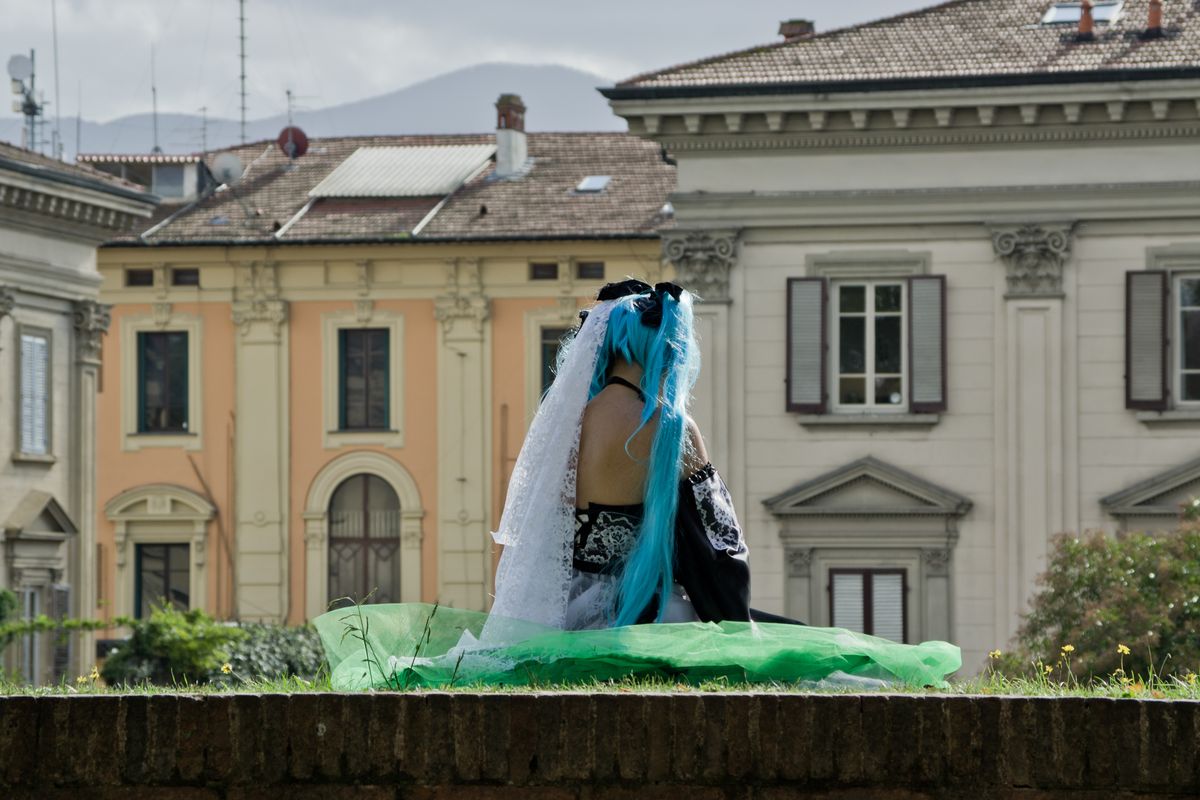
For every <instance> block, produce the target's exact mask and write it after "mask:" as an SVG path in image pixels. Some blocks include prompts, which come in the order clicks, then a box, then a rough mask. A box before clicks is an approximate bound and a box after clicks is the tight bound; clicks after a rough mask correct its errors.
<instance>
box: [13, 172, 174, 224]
mask: <svg viewBox="0 0 1200 800" xmlns="http://www.w3.org/2000/svg"><path fill="white" fill-rule="evenodd" d="M0 208H11V209H14V210H16V211H23V212H26V213H30V214H37V215H38V216H43V217H47V218H51V219H57V220H63V221H65V222H68V223H72V224H76V225H83V226H87V227H91V228H100V229H102V230H104V231H105V232H106V233H109V234H110V233H111V232H117V233H122V232H125V231H129V230H132V229H133V227H134V225H136V224H137V223H141V222H144V221H145V219H146V217H148V216H149V213H146V214H144V215H143V214H131V213H129V212H126V211H118V210H117V209H115V208H108V207H105V206H100V205H96V204H93V203H88V202H84V201H81V200H71V199H67V198H65V197H60V196H58V195H55V194H50V193H49V192H42V191H38V190H36V189H31V188H28V187H25V186H13V185H11V184H5V183H0ZM145 208H146V209H147V211H148V210H149V209H150V208H151V205H150V204H149V203H146V204H145Z"/></svg>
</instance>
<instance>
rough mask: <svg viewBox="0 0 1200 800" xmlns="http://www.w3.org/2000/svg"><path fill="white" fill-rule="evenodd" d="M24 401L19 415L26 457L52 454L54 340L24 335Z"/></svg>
mask: <svg viewBox="0 0 1200 800" xmlns="http://www.w3.org/2000/svg"><path fill="white" fill-rule="evenodd" d="M20 358H21V367H20V374H21V398H20V406H19V413H18V419H19V421H18V428H19V431H20V440H21V446H20V452H21V454H22V455H30V456H45V455H49V454H50V336H49V334H48V333H40V332H36V331H32V330H27V329H25V330H22V331H21V354H20Z"/></svg>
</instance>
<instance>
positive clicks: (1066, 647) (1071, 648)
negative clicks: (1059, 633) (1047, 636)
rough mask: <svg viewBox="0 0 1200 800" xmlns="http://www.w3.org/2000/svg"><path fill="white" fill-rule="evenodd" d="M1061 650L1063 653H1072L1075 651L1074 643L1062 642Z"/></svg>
mask: <svg viewBox="0 0 1200 800" xmlns="http://www.w3.org/2000/svg"><path fill="white" fill-rule="evenodd" d="M1062 651H1063V652H1064V653H1066V654H1067V655H1070V654H1071V653H1074V652H1075V645H1073V644H1064V645H1063V646H1062Z"/></svg>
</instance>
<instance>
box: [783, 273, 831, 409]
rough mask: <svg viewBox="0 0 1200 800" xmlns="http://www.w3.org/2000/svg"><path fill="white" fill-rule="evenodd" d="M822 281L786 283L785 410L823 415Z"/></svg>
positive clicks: (824, 301)
mask: <svg viewBox="0 0 1200 800" xmlns="http://www.w3.org/2000/svg"><path fill="white" fill-rule="evenodd" d="M827 294H828V293H827V290H826V287H825V279H824V278H789V279H788V282H787V326H788V330H787V376H786V386H787V410H788V411H789V412H797V413H801V414H823V413H825V403H826V397H827V394H828V391H827V375H826V364H825V359H826V351H827V349H828V348H827V344H826V330H827V325H826V319H825V317H826V313H827V312H826V307H827V305H828V300H827Z"/></svg>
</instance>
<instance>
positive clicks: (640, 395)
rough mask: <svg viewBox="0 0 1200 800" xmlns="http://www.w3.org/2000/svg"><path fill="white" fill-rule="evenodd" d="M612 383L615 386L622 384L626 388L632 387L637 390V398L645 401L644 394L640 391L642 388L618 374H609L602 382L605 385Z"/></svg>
mask: <svg viewBox="0 0 1200 800" xmlns="http://www.w3.org/2000/svg"><path fill="white" fill-rule="evenodd" d="M614 384H615V385H617V386H624V387H626V388H628V389H633V390H634V391H635V392H637V396H638V399H639V400H641V401H642V402H643V403H644V402H646V395H645V394H643V393H642V390H641V389H640V388H639V387H637V386H635V385H634V384H632V383H630V382H629V381H627V380H625V379H624V378H622V377H620V376H619V375H609V376H608V380H606V381H605V382H604V385H605V386H612V385H614Z"/></svg>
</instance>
